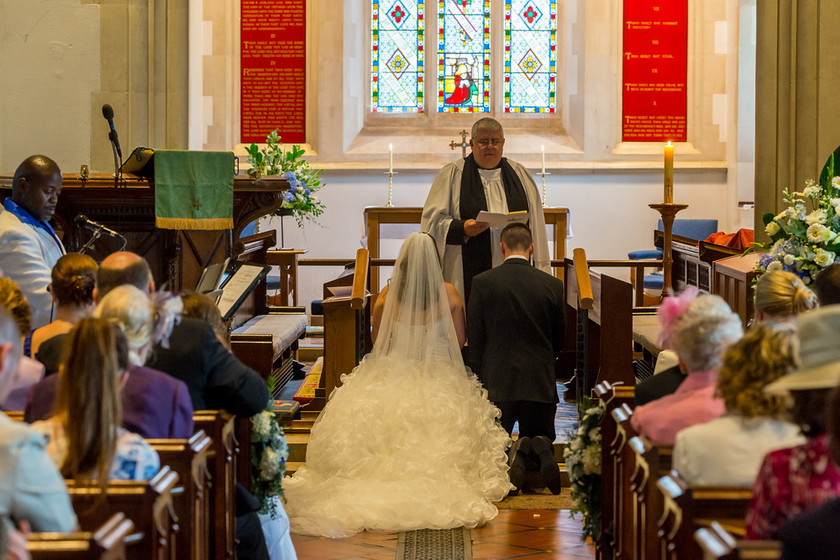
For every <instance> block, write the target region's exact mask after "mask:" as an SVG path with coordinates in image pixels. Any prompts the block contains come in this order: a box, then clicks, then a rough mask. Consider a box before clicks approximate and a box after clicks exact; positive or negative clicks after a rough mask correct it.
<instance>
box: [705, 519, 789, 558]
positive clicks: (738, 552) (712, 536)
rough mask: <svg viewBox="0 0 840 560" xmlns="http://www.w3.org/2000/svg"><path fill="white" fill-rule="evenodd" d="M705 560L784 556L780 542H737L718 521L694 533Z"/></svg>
mask: <svg viewBox="0 0 840 560" xmlns="http://www.w3.org/2000/svg"><path fill="white" fill-rule="evenodd" d="M694 540H695V542H696V543H697V544H698V545H699V546H700V550H701V552H702V558H703V560H739V559H745V560H746V559H750V560H778V559H779V558H780V557H781V555H782V550H781V543H780V542H779V541H748V540H740V541H738V540H736V539H735V538H734V537H733V536H732V535H731V534H729V532H727V531H726V529H724V528H723V527H722V526H721V525H720V523H718V522H717V521H712V523H711V525H709V526H708V527H701V528H700V529H697V530H696V531H695V532H694Z"/></svg>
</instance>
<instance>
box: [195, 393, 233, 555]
mask: <svg viewBox="0 0 840 560" xmlns="http://www.w3.org/2000/svg"><path fill="white" fill-rule="evenodd" d="M193 423H194V425H195V429H196V430H203V431H204V432H205V433H206V434H207V435H208V436H209V437H210V439H211V440H212V442H213V445H212V447H211V448H210V450H209V452H208V455H207V466H208V470H209V472H210V476H209V479H210V481H211V488H210V551H211V557H212V558H213V559H214V560H230V559H233V558H235V557H236V480H237V479H236V461H237V454H238V443H237V441H236V435H235V429H236V427H235V417H234V416H232V415H230V414H227V413H226V412H224V411H222V410H198V411H196V412H195V413H194V414H193Z"/></svg>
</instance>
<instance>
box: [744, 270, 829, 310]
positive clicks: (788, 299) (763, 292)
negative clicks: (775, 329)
mask: <svg viewBox="0 0 840 560" xmlns="http://www.w3.org/2000/svg"><path fill="white" fill-rule="evenodd" d="M816 307H817V294H815V293H814V292H813V291H811V290H810V288H808V286H806V285H805V283H804V282H802V280H801V279H800V278H799V277H798V276H797V275H796V274H793V273H792V272H787V271H784V270H771V271H769V272H765V273H764V274H762V275H761V276H760V277H759V279H758V282H756V284H755V319H756V322H762V321H776V322H784V321H787V322H791V321H792V320H793V317H794V316H795V315H799V314H800V313H802V312H805V311H810V310H811V309H814V308H816Z"/></svg>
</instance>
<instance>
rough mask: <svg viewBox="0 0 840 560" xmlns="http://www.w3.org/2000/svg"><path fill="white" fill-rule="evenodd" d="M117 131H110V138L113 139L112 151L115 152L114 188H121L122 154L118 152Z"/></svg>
mask: <svg viewBox="0 0 840 560" xmlns="http://www.w3.org/2000/svg"><path fill="white" fill-rule="evenodd" d="M114 135H115V133H114V132H113V131H112V132H109V133H108V139H109V140H111V151H112V152H114V188H119V186H120V179H121V177H120V175H121V173H120V156H119V154H118V153H117V141H116V138H114Z"/></svg>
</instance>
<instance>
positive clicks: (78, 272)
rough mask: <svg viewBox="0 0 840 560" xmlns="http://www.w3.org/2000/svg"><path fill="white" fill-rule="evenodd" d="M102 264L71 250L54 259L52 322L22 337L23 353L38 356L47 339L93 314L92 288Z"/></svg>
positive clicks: (65, 331) (63, 332)
mask: <svg viewBox="0 0 840 560" xmlns="http://www.w3.org/2000/svg"><path fill="white" fill-rule="evenodd" d="M97 268H99V266H98V265H97V264H96V261H95V260H93V259H92V258H90V257H89V256H88V255H83V254H81V253H70V254H68V255H64V256H63V257H61V258H60V259H58V261H57V262H56V263H55V266H54V267H53V269H52V276H51V277H52V283H51V284H50V287H49V291H50V293H51V294H52V300H53V303H54V304H55V319H54V320H53V322H52V323H49V324H48V325H44V326H43V327H41V328H40V329H35V330H34V331H32V332H31V333H30V334H29V336H27V337H26V340H24V341H23V355H24V356H29V357H37V354H38V348H39V347H40V346H41V343H42V342H44V341H45V340H49V339H50V338H52V337H54V336H57V335H59V334H66V333H68V332H70V329H72V328H73V325H75V324H76V323H77V322H79V319H83V318H84V317H90V316H91V314H92V313H93V308H94V307H95V305H96V303H95V302H94V301H93V288H94V287H95V286H96V270H97Z"/></svg>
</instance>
